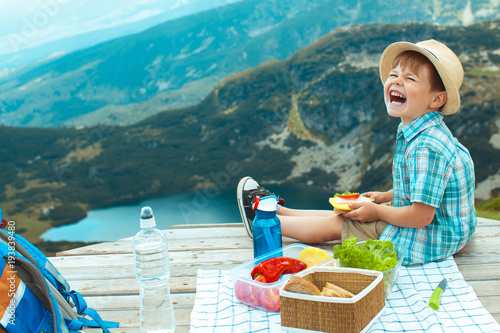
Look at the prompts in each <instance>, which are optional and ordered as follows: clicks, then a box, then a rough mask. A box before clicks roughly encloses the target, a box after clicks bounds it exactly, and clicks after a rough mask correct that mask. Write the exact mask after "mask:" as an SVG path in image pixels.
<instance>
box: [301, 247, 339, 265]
mask: <svg viewBox="0 0 500 333" xmlns="http://www.w3.org/2000/svg"><path fill="white" fill-rule="evenodd" d="M331 257H332V256H331V255H330V254H329V253H328V252H326V251H325V250H322V249H318V248H317V247H306V248H305V249H303V250H302V251H300V254H299V260H300V261H302V262H303V263H305V264H306V265H307V268H309V267H311V266H314V265H317V264H319V263H320V262H323V261H325V260H327V259H330V258H331Z"/></svg>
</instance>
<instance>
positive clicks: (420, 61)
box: [392, 51, 446, 91]
mask: <svg viewBox="0 0 500 333" xmlns="http://www.w3.org/2000/svg"><path fill="white" fill-rule="evenodd" d="M398 65H399V66H400V67H401V68H407V69H409V70H410V71H412V72H413V73H415V74H418V73H420V71H421V70H422V67H423V66H427V68H429V74H430V77H429V80H430V83H431V91H446V89H445V88H444V84H443V80H441V77H440V76H439V74H438V72H437V70H436V67H434V65H433V64H432V62H431V61H430V60H429V58H427V57H426V56H425V55H423V54H422V53H420V52H416V51H404V52H401V53H400V54H398V55H397V56H396V57H395V58H394V61H393V62H392V68H396V67H397V66H398Z"/></svg>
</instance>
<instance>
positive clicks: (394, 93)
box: [391, 91, 405, 98]
mask: <svg viewBox="0 0 500 333" xmlns="http://www.w3.org/2000/svg"><path fill="white" fill-rule="evenodd" d="M391 96H395V97H399V98H405V97H404V96H403V95H401V94H400V93H398V92H395V91H391Z"/></svg>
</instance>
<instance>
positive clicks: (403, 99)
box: [390, 91, 406, 105]
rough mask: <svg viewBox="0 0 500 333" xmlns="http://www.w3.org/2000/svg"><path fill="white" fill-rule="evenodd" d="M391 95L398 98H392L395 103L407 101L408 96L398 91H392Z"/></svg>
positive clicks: (399, 103)
mask: <svg viewBox="0 0 500 333" xmlns="http://www.w3.org/2000/svg"><path fill="white" fill-rule="evenodd" d="M390 96H391V97H396V98H397V100H396V99H393V98H391V103H393V104H397V105H402V104H403V103H405V102H406V97H405V96H404V95H403V94H400V93H398V92H397V91H391V93H390Z"/></svg>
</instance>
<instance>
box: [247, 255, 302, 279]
mask: <svg viewBox="0 0 500 333" xmlns="http://www.w3.org/2000/svg"><path fill="white" fill-rule="evenodd" d="M306 267H307V265H306V264H305V263H303V262H302V261H300V260H297V259H294V258H290V257H276V258H270V259H267V260H265V261H263V262H261V263H260V264H258V265H257V266H255V267H254V268H253V270H252V272H251V273H250V274H251V275H252V279H256V278H258V277H260V276H262V275H263V276H264V278H265V279H266V282H267V283H271V282H275V281H278V280H279V279H280V277H281V275H283V274H290V273H297V272H300V271H301V270H303V269H306Z"/></svg>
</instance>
